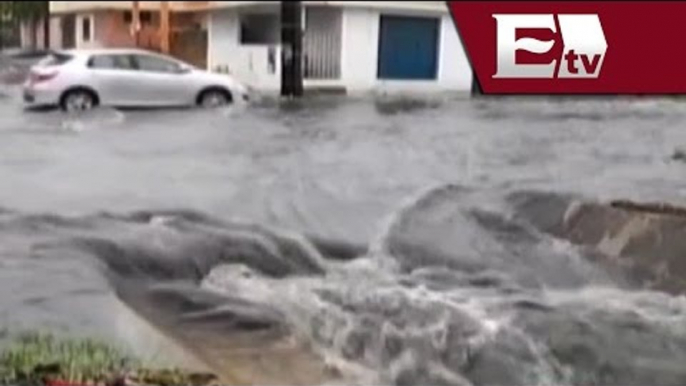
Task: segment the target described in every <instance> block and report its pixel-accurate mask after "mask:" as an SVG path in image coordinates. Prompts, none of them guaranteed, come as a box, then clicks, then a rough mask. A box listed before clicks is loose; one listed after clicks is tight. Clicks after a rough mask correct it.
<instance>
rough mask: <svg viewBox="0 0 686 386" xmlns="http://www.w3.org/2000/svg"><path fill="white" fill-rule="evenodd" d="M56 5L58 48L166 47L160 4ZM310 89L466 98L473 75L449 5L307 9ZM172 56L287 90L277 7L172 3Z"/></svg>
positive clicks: (258, 85) (261, 86)
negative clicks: (135, 17)
mask: <svg viewBox="0 0 686 386" xmlns="http://www.w3.org/2000/svg"><path fill="white" fill-rule="evenodd" d="M132 3H133V2H131V1H91V2H72V1H53V2H51V4H50V9H51V15H52V20H51V46H52V48H89V47H135V46H138V47H141V48H147V49H151V50H159V48H160V4H161V2H153V1H150V2H145V1H141V2H138V6H139V9H140V25H139V26H138V27H139V28H138V33H137V34H134V26H133V25H132V16H131V15H132V14H131V11H132ZM302 3H303V71H304V85H305V88H306V89H318V88H321V89H330V90H340V91H345V92H346V93H351V94H354V93H364V92H386V91H388V92H394V91H400V92H402V91H413V92H416V91H420V92H421V91H428V92H435V91H458V92H465V93H468V92H469V91H470V90H471V86H472V71H471V68H470V66H469V63H468V60H467V57H466V55H465V53H464V50H463V49H462V44H461V41H460V39H459V37H458V35H457V32H456V29H455V27H454V25H453V21H452V18H451V16H450V14H449V12H448V9H447V6H446V3H445V2H439V1H424V2H420V1H410V2H391V1H304V2H302ZM168 4H169V8H170V11H171V12H170V24H171V31H170V33H171V36H170V41H171V52H170V53H171V54H172V55H174V56H177V57H179V58H181V59H184V60H186V61H189V62H191V63H193V64H196V65H198V66H201V67H205V68H208V69H210V70H213V71H217V72H228V73H231V74H233V75H234V76H236V77H237V78H238V79H240V80H242V81H243V82H245V83H247V84H249V85H250V86H251V87H253V88H254V89H256V90H261V91H263V92H267V93H269V92H278V90H279V88H280V84H281V73H280V70H281V45H280V36H281V31H280V14H279V13H280V2H279V1H206V2H185V1H170V2H168Z"/></svg>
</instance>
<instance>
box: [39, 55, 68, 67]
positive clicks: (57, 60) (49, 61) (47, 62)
mask: <svg viewBox="0 0 686 386" xmlns="http://www.w3.org/2000/svg"><path fill="white" fill-rule="evenodd" d="M73 58H74V56H73V55H69V54H65V53H58V52H53V53H51V54H49V55H48V56H46V57H45V58H43V59H41V60H40V61H39V62H38V63H37V66H38V67H49V66H61V65H63V64H65V63H67V62H69V61H70V60H72V59H73Z"/></svg>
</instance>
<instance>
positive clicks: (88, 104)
mask: <svg viewBox="0 0 686 386" xmlns="http://www.w3.org/2000/svg"><path fill="white" fill-rule="evenodd" d="M97 105H98V97H97V96H96V95H95V93H93V92H92V91H90V90H87V89H83V88H79V89H74V90H69V91H67V92H65V93H64V95H63V96H62V98H61V99H60V108H61V109H62V111H65V112H78V111H86V110H90V109H92V108H93V107H95V106H97Z"/></svg>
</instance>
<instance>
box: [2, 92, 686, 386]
mask: <svg viewBox="0 0 686 386" xmlns="http://www.w3.org/2000/svg"><path fill="white" fill-rule="evenodd" d="M3 92H4V93H5V94H4V95H5V96H4V97H3V99H2V100H0V207H2V208H3V209H2V211H1V212H0V250H1V256H2V257H1V258H0V267H1V269H0V324H1V325H2V326H3V327H5V328H6V329H7V330H9V331H13V330H19V329H23V328H45V329H51V330H54V331H57V332H61V333H68V334H69V333H74V334H94V335H103V336H106V337H109V338H110V339H113V340H115V341H117V342H121V344H123V345H126V346H128V347H130V348H132V349H133V350H135V351H137V352H139V353H142V355H152V356H153V357H155V358H158V359H159V358H161V359H169V358H170V357H171V356H172V354H173V353H178V356H177V359H171V360H176V361H177V362H180V363H185V364H188V363H190V362H188V359H184V355H188V357H192V358H193V360H197V361H198V363H202V364H203V365H207V366H209V367H210V368H212V369H213V370H215V371H217V372H219V373H221V375H222V377H223V379H224V380H225V382H227V383H236V384H294V385H295V384H308V385H312V384H324V383H336V382H339V383H341V382H342V383H346V384H383V385H419V384H422V385H424V384H426V385H460V386H462V385H465V386H466V385H474V386H476V385H489V386H490V385H493V386H495V385H551V384H556V385H579V386H581V385H584V386H587V385H643V384H653V385H661V386H667V385H683V384H686V369H684V367H683V363H686V300H685V299H684V297H683V296H680V295H679V293H678V291H671V292H668V291H659V290H655V289H652V288H651V287H650V286H649V285H647V284H646V283H647V282H646V280H644V279H640V278H639V279H637V277H636V276H635V275H633V276H632V275H629V274H627V273H626V271H624V270H623V269H622V268H621V267H614V266H613V264H612V263H608V262H607V261H604V260H603V258H602V257H601V258H598V256H597V254H595V253H593V252H592V251H589V249H588V248H586V247H583V246H579V245H576V244H574V243H571V242H569V241H567V240H565V239H564V238H563V237H557V236H555V235H553V234H551V233H550V232H548V231H547V229H544V228H545V227H543V226H541V225H540V224H541V223H543V222H545V218H547V217H546V216H549V215H550V213H552V211H555V210H557V211H564V209H565V207H567V206H568V205H570V202H571V201H570V200H571V199H570V198H569V197H576V198H575V199H576V200H588V201H603V200H608V199H631V200H638V201H641V200H647V201H663V202H670V203H672V204H675V205H679V204H683V203H684V201H686V200H685V198H686V180H685V179H684V176H686V164H684V163H681V162H679V161H678V160H673V159H672V158H673V154H674V153H675V152H676V151H677V150H678V149H679V148H680V146H682V145H683V146H686V129H685V128H686V104H685V103H683V102H682V101H679V100H669V99H662V100H656V99H593V100H592V99H588V100H574V99H481V100H468V99H464V98H455V97H448V96H438V97H432V98H427V99H423V100H414V101H412V100H407V99H405V100H390V99H386V98H380V99H372V98H366V99H365V98H362V99H342V98H336V97H320V98H316V99H305V100H302V101H298V102H289V103H277V102H274V101H263V102H260V103H257V104H255V105H253V106H249V107H240V108H232V109H227V110H222V111H196V110H174V111H164V110H159V111H117V110H114V109H100V110H97V111H94V112H91V113H88V114H85V115H83V116H80V117H68V116H65V115H62V114H61V113H59V112H56V111H47V112H26V111H24V110H23V109H22V108H21V105H20V104H19V102H18V96H17V90H16V89H14V88H11V87H6V88H5V89H4V91H3ZM532 202H533V203H535V204H541V205H542V207H543V208H544V209H540V210H538V211H536V210H532V209H531V208H532V205H531V203H532ZM533 207H536V205H533ZM545 208H548V209H545ZM551 208H552V209H551ZM529 220H530V221H529ZM684 289H686V286H684ZM152 331H156V332H159V336H156V333H155V334H154V333H152ZM179 358H181V359H179Z"/></svg>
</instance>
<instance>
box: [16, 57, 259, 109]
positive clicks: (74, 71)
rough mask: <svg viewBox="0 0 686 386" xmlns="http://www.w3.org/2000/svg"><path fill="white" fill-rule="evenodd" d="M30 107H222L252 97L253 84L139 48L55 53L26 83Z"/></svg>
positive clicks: (30, 75)
mask: <svg viewBox="0 0 686 386" xmlns="http://www.w3.org/2000/svg"><path fill="white" fill-rule="evenodd" d="M23 93H24V101H25V102H26V103H27V104H28V105H30V106H46V105H54V106H59V107H61V108H62V109H63V110H65V111H79V110H88V109H90V108H92V107H94V106H97V105H104V106H117V107H162V106H195V105H197V106H203V107H217V106H223V105H228V104H231V103H236V102H245V101H247V100H248V97H249V92H248V88H247V87H246V86H245V85H243V84H241V83H240V82H238V81H237V80H236V79H234V78H233V77H231V76H230V75H227V74H215V73H211V72H208V71H204V70H201V69H199V68H196V67H193V66H192V65H190V64H187V63H184V62H182V61H180V60H177V59H174V58H171V57H169V56H165V55H161V54H158V53H154V52H149V51H144V50H138V49H98V50H68V51H58V52H53V53H51V54H50V55H48V56H47V57H45V58H44V59H43V60H41V61H40V62H38V63H37V64H36V65H35V66H33V67H32V68H31V71H30V73H29V76H28V79H27V80H26V82H25V84H24V90H23Z"/></svg>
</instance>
